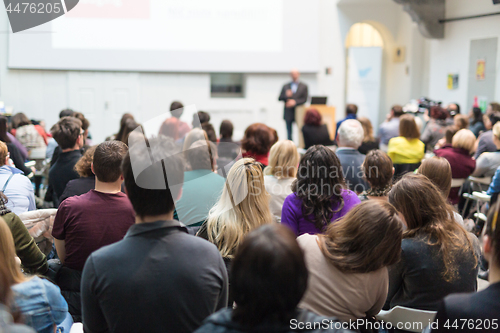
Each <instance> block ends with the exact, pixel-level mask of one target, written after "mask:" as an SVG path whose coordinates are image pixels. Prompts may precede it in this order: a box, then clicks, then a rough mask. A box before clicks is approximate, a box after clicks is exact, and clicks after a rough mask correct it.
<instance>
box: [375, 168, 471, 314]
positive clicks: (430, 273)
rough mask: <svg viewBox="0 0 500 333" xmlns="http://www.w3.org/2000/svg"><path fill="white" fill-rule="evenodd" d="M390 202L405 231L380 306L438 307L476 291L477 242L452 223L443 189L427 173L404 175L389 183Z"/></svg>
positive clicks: (433, 309)
mask: <svg viewBox="0 0 500 333" xmlns="http://www.w3.org/2000/svg"><path fill="white" fill-rule="evenodd" d="M389 202H390V203H392V204H393V205H394V207H395V208H396V209H397V210H398V211H399V212H400V213H401V215H402V217H403V219H404V222H405V225H406V227H407V229H406V230H405V231H404V233H403V243H402V251H401V261H399V262H398V263H397V264H395V265H393V266H391V267H390V269H389V293H388V296H387V301H386V304H385V305H384V309H389V308H393V307H395V306H397V305H400V306H404V307H410V308H414V309H420V310H431V311H436V310H437V308H438V305H439V302H440V301H441V299H442V298H443V297H445V296H447V295H449V294H451V293H454V292H473V291H476V289H477V272H478V265H477V262H478V260H477V257H478V255H479V252H480V249H479V245H478V241H477V239H476V238H475V236H473V235H472V234H469V233H467V232H466V231H465V229H464V228H463V227H462V226H460V225H459V224H458V223H456V221H455V219H454V215H453V209H452V207H451V206H450V205H448V204H447V203H446V201H445V199H444V197H443V195H442V194H441V191H440V190H439V189H438V188H437V187H436V186H435V185H434V184H433V183H432V182H431V181H430V180H429V179H427V177H425V176H423V175H418V174H417V175H415V174H407V175H405V176H404V177H403V178H402V179H401V180H400V181H399V182H397V183H396V184H395V185H394V186H393V188H392V190H391V192H390V193H389Z"/></svg>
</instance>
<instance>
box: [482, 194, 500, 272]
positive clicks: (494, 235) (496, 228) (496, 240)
mask: <svg viewBox="0 0 500 333" xmlns="http://www.w3.org/2000/svg"><path fill="white" fill-rule="evenodd" d="M499 207H500V200H497V202H496V203H495V204H494V205H493V206H492V207H491V208H490V211H489V213H488V220H487V221H486V230H485V234H484V237H483V249H484V256H485V258H486V260H488V262H489V264H490V270H491V269H492V268H493V267H496V268H497V269H499V268H500V221H498V215H499V209H500V208H499Z"/></svg>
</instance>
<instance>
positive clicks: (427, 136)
mask: <svg viewBox="0 0 500 333" xmlns="http://www.w3.org/2000/svg"><path fill="white" fill-rule="evenodd" d="M448 116H449V114H448V111H447V110H445V109H443V108H442V107H441V106H440V105H435V106H432V107H431V109H430V120H429V122H428V123H427V126H425V129H424V132H423V133H422V135H421V136H420V140H422V142H423V143H424V144H425V146H426V147H427V150H428V151H432V150H434V146H435V145H436V143H438V141H439V140H440V139H441V138H442V137H443V136H444V129H445V128H446V126H448V122H447V121H446V119H447V118H448Z"/></svg>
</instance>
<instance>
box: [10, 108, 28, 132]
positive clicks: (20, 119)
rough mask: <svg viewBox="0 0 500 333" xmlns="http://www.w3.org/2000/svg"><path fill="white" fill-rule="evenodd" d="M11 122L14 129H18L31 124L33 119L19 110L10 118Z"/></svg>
mask: <svg viewBox="0 0 500 333" xmlns="http://www.w3.org/2000/svg"><path fill="white" fill-rule="evenodd" d="M10 123H11V125H12V128H13V129H17V128H19V127H22V126H25V125H31V120H29V118H28V117H27V116H26V115H25V114H24V113H22V112H19V113H16V114H15V115H13V116H12V117H11V118H10Z"/></svg>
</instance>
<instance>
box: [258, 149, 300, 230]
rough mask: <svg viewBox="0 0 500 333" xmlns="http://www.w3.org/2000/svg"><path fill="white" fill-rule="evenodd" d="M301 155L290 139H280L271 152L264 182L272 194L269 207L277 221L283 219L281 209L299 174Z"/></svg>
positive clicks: (268, 191)
mask: <svg viewBox="0 0 500 333" xmlns="http://www.w3.org/2000/svg"><path fill="white" fill-rule="evenodd" d="M299 161H300V156H299V152H298V151H297V146H295V144H294V143H293V141H290V140H283V141H278V142H277V143H275V144H274V145H273V146H272V147H271V151H270V152H269V166H268V167H267V168H265V169H264V184H265V185H266V191H267V193H269V195H270V196H271V200H270V203H269V207H270V208H271V213H272V214H273V215H274V217H275V218H276V220H277V221H281V209H282V208H283V203H284V202H285V199H286V197H287V196H288V195H290V194H291V193H292V187H291V186H292V183H293V181H294V180H295V176H296V175H297V167H298V165H299Z"/></svg>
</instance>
